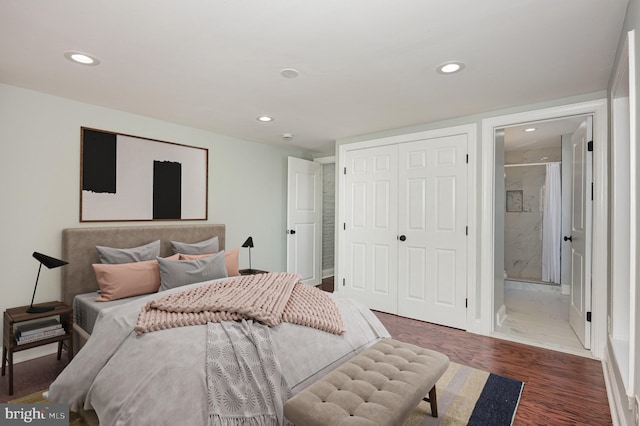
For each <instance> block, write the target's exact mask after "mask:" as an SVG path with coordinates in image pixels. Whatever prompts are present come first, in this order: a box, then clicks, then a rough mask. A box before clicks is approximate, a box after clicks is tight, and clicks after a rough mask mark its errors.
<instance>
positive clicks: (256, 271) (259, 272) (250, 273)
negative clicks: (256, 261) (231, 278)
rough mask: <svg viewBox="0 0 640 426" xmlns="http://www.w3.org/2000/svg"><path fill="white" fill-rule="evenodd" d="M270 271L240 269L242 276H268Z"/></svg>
mask: <svg viewBox="0 0 640 426" xmlns="http://www.w3.org/2000/svg"><path fill="white" fill-rule="evenodd" d="M268 272H269V271H262V270H260V269H240V275H256V274H267V273H268Z"/></svg>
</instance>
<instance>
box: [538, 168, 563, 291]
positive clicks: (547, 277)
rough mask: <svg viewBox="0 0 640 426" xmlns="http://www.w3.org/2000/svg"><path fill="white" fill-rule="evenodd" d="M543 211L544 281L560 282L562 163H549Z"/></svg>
mask: <svg viewBox="0 0 640 426" xmlns="http://www.w3.org/2000/svg"><path fill="white" fill-rule="evenodd" d="M544 186H545V189H544V208H543V213H542V281H547V282H552V283H557V284H560V244H561V238H562V222H561V221H562V190H561V180H560V163H548V164H547V176H546V178H545V184H544Z"/></svg>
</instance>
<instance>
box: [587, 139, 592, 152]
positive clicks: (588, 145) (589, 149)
mask: <svg viewBox="0 0 640 426" xmlns="http://www.w3.org/2000/svg"><path fill="white" fill-rule="evenodd" d="M587 151H593V141H589V142H587Z"/></svg>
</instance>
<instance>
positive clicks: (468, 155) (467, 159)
mask: <svg viewBox="0 0 640 426" xmlns="http://www.w3.org/2000/svg"><path fill="white" fill-rule="evenodd" d="M467 164H469V154H467Z"/></svg>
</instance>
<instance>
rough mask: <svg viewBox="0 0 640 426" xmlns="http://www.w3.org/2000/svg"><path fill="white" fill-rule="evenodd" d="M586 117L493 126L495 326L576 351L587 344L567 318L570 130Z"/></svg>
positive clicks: (502, 331) (569, 302)
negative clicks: (497, 229)
mask: <svg viewBox="0 0 640 426" xmlns="http://www.w3.org/2000/svg"><path fill="white" fill-rule="evenodd" d="M586 122H587V118H586V117H585V116H573V117H565V118H559V119H553V120H545V121H539V122H532V123H525V124H518V125H514V126H509V127H505V128H502V129H498V131H496V197H499V196H500V195H498V194H504V201H503V206H501V207H502V208H501V210H502V212H501V213H498V211H497V210H498V209H496V219H498V218H499V217H501V220H497V221H496V224H498V223H501V225H502V229H501V232H502V234H503V241H504V247H503V253H502V256H503V259H504V264H503V265H504V290H503V295H502V296H503V297H502V299H503V300H502V303H503V307H502V308H501V309H500V310H499V311H498V315H497V320H496V325H495V332H497V333H500V334H504V335H505V336H507V337H508V338H512V339H514V340H524V341H529V342H533V343H538V344H540V345H543V346H547V347H556V348H558V349H562V350H565V351H569V352H576V353H579V354H581V355H584V354H588V351H587V350H586V349H585V346H584V345H583V342H582V341H581V340H580V339H579V338H578V335H576V332H575V331H574V329H573V328H572V327H571V325H570V313H571V305H572V297H571V288H572V266H571V265H572V260H571V259H572V254H573V247H572V244H573V242H572V237H571V235H572V232H571V223H572V222H571V220H572V219H571V218H572V198H573V196H572V194H573V192H572V183H573V178H572V173H573V172H572V155H573V154H572V135H574V134H575V133H576V131H577V130H578V129H579V128H580V127H581V126H586V124H585V123H586ZM588 125H589V126H591V124H590V121H589V124H588ZM499 165H500V166H503V167H499ZM498 169H500V170H498ZM499 171H502V173H499ZM500 175H501V177H502V178H503V179H502V181H501V182H499V179H498V177H499V176H500ZM565 237H566V238H565ZM497 255H498V253H497V252H496V256H497Z"/></svg>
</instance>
